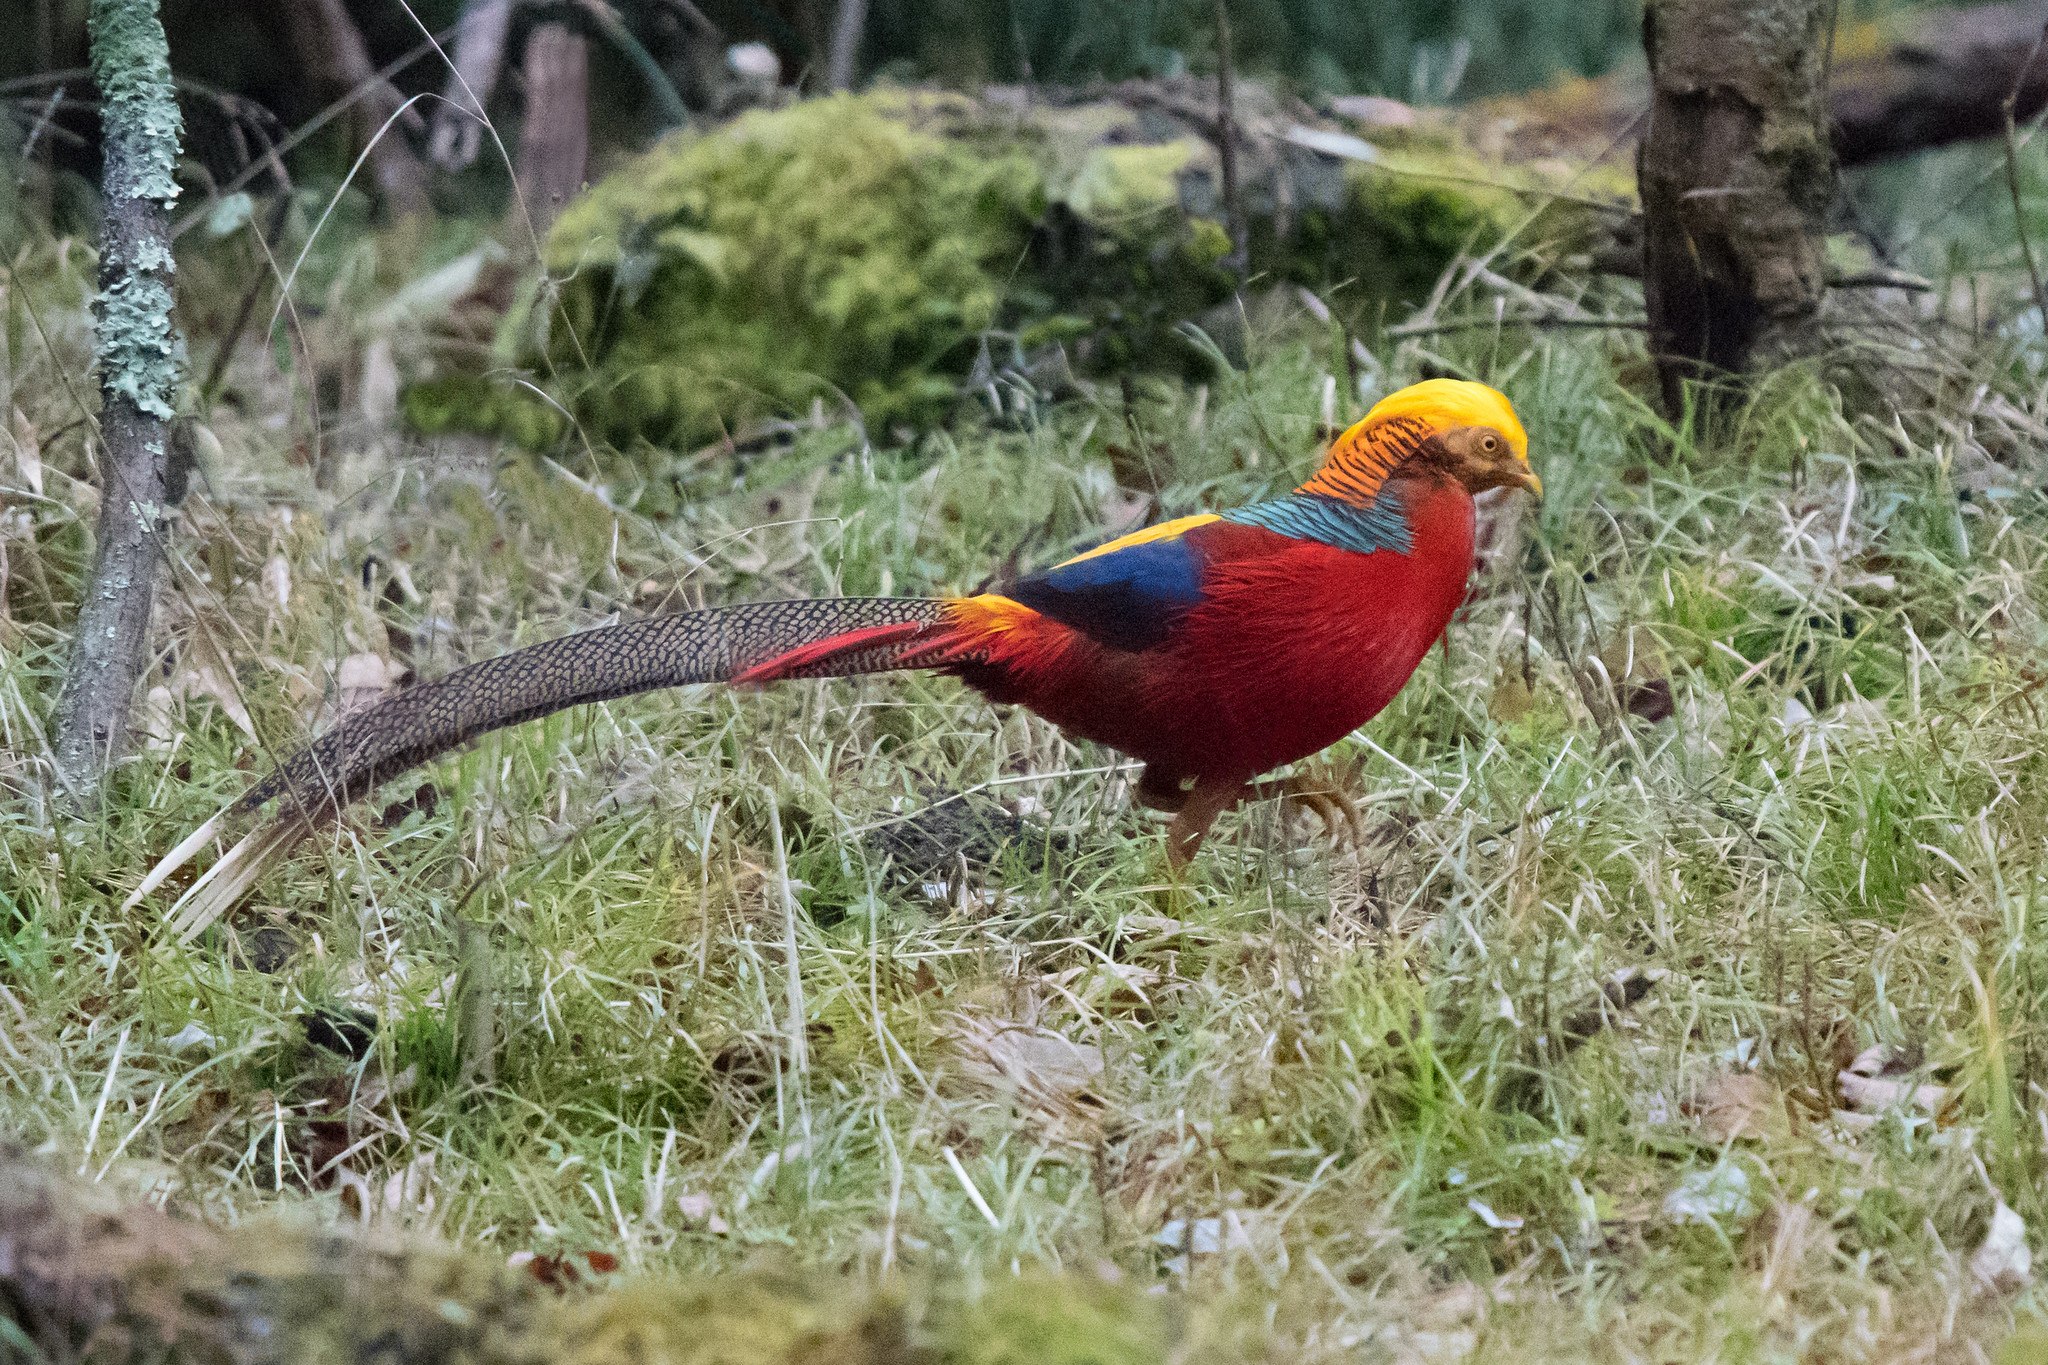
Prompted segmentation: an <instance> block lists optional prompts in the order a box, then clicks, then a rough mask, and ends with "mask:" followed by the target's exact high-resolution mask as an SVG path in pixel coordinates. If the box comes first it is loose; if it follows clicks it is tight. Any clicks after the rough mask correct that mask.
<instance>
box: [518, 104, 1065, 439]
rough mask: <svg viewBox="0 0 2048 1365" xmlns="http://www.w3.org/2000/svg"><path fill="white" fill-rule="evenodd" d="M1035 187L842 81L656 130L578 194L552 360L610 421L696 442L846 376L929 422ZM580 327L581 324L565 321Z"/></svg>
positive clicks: (591, 418) (555, 256)
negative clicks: (850, 91)
mask: <svg viewBox="0 0 2048 1365" xmlns="http://www.w3.org/2000/svg"><path fill="white" fill-rule="evenodd" d="M1042 191H1043V185H1042V180H1041V178H1040V176H1039V174H1038V171H1037V169H1036V168H1035V167H1034V166H1033V164H1032V163H1031V162H1030V160H1029V159H1028V158H1026V157H1023V156H1021V155H1016V154H1010V155H993V156H992V155H987V154H985V153H984V152H983V151H980V150H977V149H971V148H968V147H965V146H961V145H958V144H956V143H953V142H949V141H948V140H946V139H945V138H943V137H940V136H938V135H936V134H933V133H929V132H925V131H922V130H920V129H917V128H915V127H913V126H911V125H910V124H909V123H908V122H905V121H902V120H899V119H895V118H891V117H889V116H887V115H886V114H885V113H883V112H882V111H881V109H880V108H879V107H878V106H877V105H876V104H875V103H873V102H871V101H866V100H862V99H858V98H854V97H850V96H841V97H837V98H833V99H826V100H817V101H813V102H810V103H805V104H800V105H797V106H795V107H793V108H790V109H786V110H780V111H775V112H760V113H754V114H749V115H747V116H746V117H744V118H742V119H740V120H739V121H738V122H737V123H735V124H734V125H733V126H732V127H730V128H727V129H724V130H721V131H720V132H717V133H714V134H708V135H702V134H686V135H684V136H682V137H680V138H677V139H674V140H671V141H670V142H667V143H664V144H663V145H662V146H660V147H658V148H656V149H655V150H654V151H652V152H650V153H648V154H646V155H645V156H643V157H641V158H639V159H638V160H637V161H636V162H634V163H633V164H632V165H630V166H628V167H626V168H625V169H623V170H622V171H620V172H619V173H617V174H615V175H613V176H610V177H609V178H607V179H606V180H605V181H604V182H603V183H601V184H600V185H598V186H597V187H596V188H595V189H593V190H592V191H591V192H590V193H589V194H587V195H585V196H584V197H583V198H582V199H580V200H579V201H577V202H576V203H575V204H573V205H571V206H570V208H569V209H568V210H567V211H566V212H565V213H564V214H563V215H562V218H561V219H560V221H559V222H558V223H557V224H556V225H555V229H554V231H553V232H552V233H551V234H550V235H549V238H548V244H547V265H548V267H549V269H550V270H551V271H552V272H554V273H555V274H556V275H557V276H559V277H564V278H566V280H567V283H566V284H565V286H564V287H563V290H562V295H561V303H562V311H561V315H560V316H559V317H558V318H556V319H554V320H553V323H552V325H551V328H550V337H549V340H548V343H547V345H546V347H545V350H546V353H547V356H548V358H549V359H550V360H551V361H552V362H553V363H554V364H555V365H556V366H557V367H559V368H561V369H564V370H568V369H573V368H579V367H581V366H584V365H586V364H591V363H592V362H594V364H592V367H591V368H590V369H589V370H588V372H587V377H588V382H587V383H586V384H584V385H583V386H582V387H581V388H580V389H579V390H578V391H576V392H575V393H574V394H573V395H572V396H573V398H574V400H575V401H574V404H573V406H574V408H575V410H576V411H577V413H578V415H579V416H581V417H583V418H584V419H585V421H586V422H590V423H593V424H594V425H595V426H596V427H597V428H598V430H599V432H600V433H601V434H603V435H604V436H605V437H607V438H608V439H611V440H613V441H615V442H618V443H621V444H623V443H624V442H625V441H627V440H629V439H631V438H633V437H646V438H648V439H652V440H655V441H657V442H661V441H669V440H676V441H687V440H694V439H700V438H702V437H704V436H706V435H710V434H714V433H715V432H716V431H717V429H718V428H719V427H720V426H731V425H734V424H737V423H741V422H745V421H747V420H749V419H751V418H755V417H759V416H764V415H767V414H769V413H773V412H778V411H786V410H791V409H800V408H801V407H803V406H805V405H807V404H808V403H809V402H810V401H811V400H812V399H814V398H820V397H823V398H826V399H827V400H828V401H834V400H836V399H837V398H838V397H839V396H840V395H844V397H846V398H849V399H851V400H852V401H853V402H854V403H856V404H857V405H859V407H860V408H861V410H862V411H863V412H864V413H865V414H866V415H867V416H868V418H869V420H870V421H876V422H883V423H886V422H890V421H894V420H918V419H921V418H925V417H929V416H930V415H931V414H932V410H933V408H934V406H935V405H937V404H942V403H944V402H946V401H947V400H949V399H950V398H951V396H952V393H953V384H952V383H951V382H950V380H949V379H947V378H944V377H943V376H945V375H947V374H950V373H951V372H953V371H956V370H958V369H960V368H962V367H963V366H964V363H965V362H964V360H963V359H962V352H963V350H964V349H966V348H968V347H969V346H970V345H971V343H972V340H973V338H975V337H976V336H977V335H978V334H979V333H981V332H982V331H984V330H985V329H987V328H988V327H990V326H992V325H993V324H994V323H995V321H996V319H997V315H998V312H999V310H1000V308H1001V305H1002V301H1003V277H1004V274H1005V273H1006V272H1007V270H1008V268H1009V266H1010V265H1011V264H1012V263H1014V262H1015V261H1016V259H1017V258H1018V256H1019V255H1020V254H1021V252H1022V249H1023V245H1024V240H1025V236H1026V234H1027V232H1028V231H1029V227H1030V224H1031V222H1032V221H1033V219H1034V217H1035V216H1036V213H1037V210H1038V207H1039V205H1040V202H1041V196H1042ZM571 333H573V336H572V335H570V334H571Z"/></svg>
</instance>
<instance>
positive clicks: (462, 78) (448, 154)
mask: <svg viewBox="0 0 2048 1365" xmlns="http://www.w3.org/2000/svg"><path fill="white" fill-rule="evenodd" d="M511 29H512V0H469V2H468V3H467V4H465V5H464V6H463V7H462V23H461V25H460V26H459V27H458V28H457V29H456V30H455V51H454V53H453V54H452V56H453V60H452V61H451V63H450V65H449V68H448V81H447V83H446V84H445V85H443V86H442V88H441V103H440V104H439V105H437V106H436V107H435V109H434V114H433V118H432V119H431V124H432V128H433V132H432V134H431V136H430V137H429V138H428V142H427V154H428V155H429V156H431V157H432V158H433V159H434V164H435V165H437V166H439V167H440V168H441V169H442V170H444V171H464V170H468V169H469V167H470V166H471V165H472V164H474V163H475V161H476V154H477V152H478V150H479V149H481V148H482V146H483V134H484V123H485V120H487V119H488V118H489V117H490V113H489V109H490V103H491V94H492V92H494V91H495V90H496V89H497V88H498V73H499V72H500V71H502V70H503V69H504V65H505V39H506V36H507V35H508V34H509V33H510V32H511Z"/></svg>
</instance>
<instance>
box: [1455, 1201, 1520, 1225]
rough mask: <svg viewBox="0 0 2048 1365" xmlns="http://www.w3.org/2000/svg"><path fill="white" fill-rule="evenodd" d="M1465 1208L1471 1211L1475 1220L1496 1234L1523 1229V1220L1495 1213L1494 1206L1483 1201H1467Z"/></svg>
mask: <svg viewBox="0 0 2048 1365" xmlns="http://www.w3.org/2000/svg"><path fill="white" fill-rule="evenodd" d="M1465 1207H1466V1208H1467V1209H1469V1210H1471V1212H1472V1215H1473V1216H1474V1217H1475V1218H1477V1219H1478V1220H1479V1221H1480V1222H1482V1223H1484V1224H1486V1226H1488V1227H1490V1228H1492V1229H1493V1230H1494V1231H1495V1232H1520V1231H1521V1229H1522V1220H1521V1219H1519V1218H1516V1217H1513V1216H1510V1215H1507V1214H1499V1213H1495V1212H1494V1211H1493V1205H1491V1204H1489V1203H1487V1202H1486V1201H1485V1200H1483V1199H1478V1198H1473V1199H1467V1200H1466V1201H1465Z"/></svg>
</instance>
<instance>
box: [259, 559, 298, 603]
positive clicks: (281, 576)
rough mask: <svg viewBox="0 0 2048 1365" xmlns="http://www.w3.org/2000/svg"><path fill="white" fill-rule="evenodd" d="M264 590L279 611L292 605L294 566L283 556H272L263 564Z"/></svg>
mask: <svg viewBox="0 0 2048 1365" xmlns="http://www.w3.org/2000/svg"><path fill="white" fill-rule="evenodd" d="M263 590H264V591H265V592H267V593H269V594H270V600H271V601H272V602H274V603H276V604H277V609H278V610H279V611H283V610H285V609H286V608H287V607H289V606H291V604H292V566H291V564H290V562H289V561H287V560H286V559H285V557H284V556H283V555H272V556H271V557H270V558H269V559H267V560H265V561H264V564H263Z"/></svg>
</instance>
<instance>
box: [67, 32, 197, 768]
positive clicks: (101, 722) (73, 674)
mask: <svg viewBox="0 0 2048 1365" xmlns="http://www.w3.org/2000/svg"><path fill="white" fill-rule="evenodd" d="M90 25H91V29H90V31H91V35H92V72H93V79H94V81H95V82H96V83H97V84H98V86H99V90H100V99H101V113H100V120H101V128H102V134H101V140H102V144H103V146H104V149H105V153H104V155H105V159H104V165H103V167H102V170H101V185H102V188H103V190H104V194H105V199H106V207H105V211H106V216H105V219H104V220H103V222H102V223H101V225H100V294H99V298H98V300H97V303H96V309H95V311H96V316H97V328H96V333H97V335H96V339H95V340H96V350H97V353H98V357H99V370H100V398H101V405H100V442H101V463H100V511H99V526H98V543H97V547H96V549H95V552H94V556H93V567H92V580H91V582H90V583H89V584H88V585H87V587H86V593H85V600H84V602H83V603H82V604H81V606H80V607H79V612H78V624H77V627H76V629H75V631H74V633H73V635H72V640H71V660H70V664H69V667H68V668H67V669H66V672H65V675H64V687H63V690H62V692H61V693H60V694H59V696H58V699H57V743H56V751H55V752H56V760H57V771H58V776H59V778H60V779H61V780H62V781H63V782H64V784H65V785H66V786H67V787H68V788H70V790H71V791H72V793H73V794H74V795H75V796H76V797H78V798H79V799H81V800H83V799H87V798H89V797H91V796H92V795H93V794H94V793H95V792H96V791H97V789H98V786H99V781H100V778H101V776H102V775H103V774H104V772H105V770H106V765H107V764H108V762H109V761H110V760H111V759H112V758H113V757H114V755H116V754H117V753H118V752H119V751H120V750H121V749H122V748H124V747H125V746H126V743H127V737H128V711H129V706H130V704H131V703H132V702H133V700H134V696H135V682H136V679H137V678H138V677H140V676H141V674H142V669H143V665H144V662H145V659H146V655H147V651H148V647H149V611H150V604H151V601H152V599H153V597H154V596H155V589H156V575H157V561H158V558H159V547H158V545H157V530H158V527H159V525H160V523H161V522H162V520H163V519H164V517H165V516H166V514H167V509H166V508H165V507H164V477H165V467H166V464H167V452H168V451H169V449H170V433H169V427H168V424H169V422H170V419H171V416H172V414H173V411H174V409H173V404H174V403H175V401H176V398H177V389H178V383H179V380H180V378H181V374H182V371H183V367H184V343H183V341H182V340H181V339H180V338H179V336H178V330H177V327H176V325H175V324H174V323H173V321H172V319H171V301H172V300H171V268H172V267H171V239H170V226H171V222H170V218H171V214H170V209H171V201H172V200H173V199H175V198H176V197H177V193H178V186H177V182H176V180H175V179H174V178H173V171H174V168H175V167H176V165H177V160H178V139H179V135H180V134H181V132H182V131H183V125H182V124H181V123H180V121H179V117H178V102H177V99H176V97H175V95H174V94H173V92H172V88H171V60H170V46H169V44H168V43H166V42H165V40H164V30H163V24H162V23H161V21H160V20H159V18H158V15H157V3H156V0H93V6H92V12H91V17H90Z"/></svg>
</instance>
